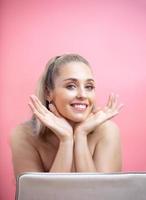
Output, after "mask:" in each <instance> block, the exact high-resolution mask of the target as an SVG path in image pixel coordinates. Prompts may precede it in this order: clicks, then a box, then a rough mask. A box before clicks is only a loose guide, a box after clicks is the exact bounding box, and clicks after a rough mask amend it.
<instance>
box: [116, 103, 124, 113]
mask: <svg viewBox="0 0 146 200" xmlns="http://www.w3.org/2000/svg"><path fill="white" fill-rule="evenodd" d="M123 107H124V104H123V103H121V104H120V105H119V106H118V108H117V110H118V112H119V111H121V109H122V108H123Z"/></svg>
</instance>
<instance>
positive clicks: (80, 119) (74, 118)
mask: <svg viewBox="0 0 146 200" xmlns="http://www.w3.org/2000/svg"><path fill="white" fill-rule="evenodd" d="M87 117H88V116H72V117H71V116H70V117H67V118H66V119H67V120H69V121H71V122H73V123H79V122H83V121H85V120H86V119H87Z"/></svg>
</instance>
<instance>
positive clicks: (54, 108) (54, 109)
mask: <svg viewBox="0 0 146 200" xmlns="http://www.w3.org/2000/svg"><path fill="white" fill-rule="evenodd" d="M49 109H50V111H51V112H52V113H54V114H55V115H56V116H57V117H61V115H60V114H59V112H58V111H57V109H56V107H55V105H54V104H52V103H50V104H49Z"/></svg>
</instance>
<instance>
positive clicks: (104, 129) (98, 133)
mask: <svg viewBox="0 0 146 200" xmlns="http://www.w3.org/2000/svg"><path fill="white" fill-rule="evenodd" d="M93 135H94V137H95V138H97V139H98V140H99V139H101V138H103V137H104V138H105V137H107V138H108V139H109V138H113V137H114V138H115V137H116V138H117V139H118V138H119V137H120V129H119V127H118V125H117V124H116V123H115V122H114V121H112V120H108V121H106V122H104V123H103V124H101V125H100V126H98V127H97V129H96V130H95V131H94V133H93Z"/></svg>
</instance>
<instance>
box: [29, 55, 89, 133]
mask: <svg viewBox="0 0 146 200" xmlns="http://www.w3.org/2000/svg"><path fill="white" fill-rule="evenodd" d="M70 62H82V63H84V64H86V65H88V66H90V64H89V62H88V61H87V60H86V59H85V58H83V57H82V56H80V55H78V54H63V55H60V56H55V57H53V58H51V59H50V60H49V61H48V63H47V64H46V67H45V70H44V72H43V74H42V76H41V77H40V79H39V80H38V83H37V87H36V92H35V94H36V96H37V97H38V98H39V100H40V101H41V103H42V104H43V105H44V106H45V107H46V108H48V105H49V102H48V101H47V100H46V94H47V93H48V92H49V91H51V90H53V89H54V87H55V83H54V80H55V78H56V76H59V69H60V67H61V66H63V65H65V64H68V63H70ZM48 109H49V108H48ZM32 123H33V130H34V133H35V134H37V135H40V136H42V135H44V133H45V131H46V127H45V126H44V125H43V124H42V123H41V122H40V121H39V120H38V119H37V118H36V117H35V115H33V116H32Z"/></svg>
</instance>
